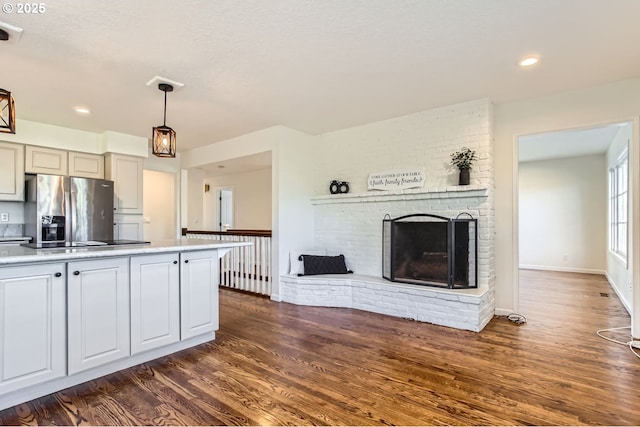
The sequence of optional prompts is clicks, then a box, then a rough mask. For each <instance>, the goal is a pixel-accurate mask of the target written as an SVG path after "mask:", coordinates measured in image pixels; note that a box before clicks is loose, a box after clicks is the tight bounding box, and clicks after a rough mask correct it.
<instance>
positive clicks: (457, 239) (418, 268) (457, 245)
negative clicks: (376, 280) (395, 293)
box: [382, 213, 478, 289]
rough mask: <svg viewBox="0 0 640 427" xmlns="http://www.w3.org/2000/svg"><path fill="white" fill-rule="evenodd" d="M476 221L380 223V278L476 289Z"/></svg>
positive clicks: (433, 218) (414, 218)
mask: <svg viewBox="0 0 640 427" xmlns="http://www.w3.org/2000/svg"><path fill="white" fill-rule="evenodd" d="M477 228H478V220H477V219H475V218H473V217H471V215H469V214H466V213H464V214H460V215H458V217H456V218H446V217H443V216H439V215H431V214H414V215H405V216H401V217H398V218H393V219H392V218H391V217H390V216H389V215H386V216H385V218H384V219H383V221H382V277H384V278H385V279H387V280H390V281H392V282H401V283H411V284H416V285H425V286H437V287H443V288H449V289H467V288H477V287H478V262H477V258H478V239H477Z"/></svg>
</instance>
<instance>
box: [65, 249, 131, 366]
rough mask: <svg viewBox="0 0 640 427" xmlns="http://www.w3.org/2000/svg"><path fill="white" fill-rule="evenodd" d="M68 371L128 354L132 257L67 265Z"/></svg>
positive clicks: (103, 362) (95, 364) (97, 364)
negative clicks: (130, 264)
mask: <svg viewBox="0 0 640 427" xmlns="http://www.w3.org/2000/svg"><path fill="white" fill-rule="evenodd" d="M67 277H68V279H67V310H68V327H69V331H68V332H69V342H68V346H69V350H68V353H69V374H74V373H76V372H80V371H84V370H86V369H90V368H94V367H96V366H100V365H103V364H105V363H107V362H111V361H114V360H118V359H121V358H123V357H127V356H129V354H130V350H129V349H130V342H129V337H130V333H129V259H128V258H106V259H99V260H91V261H76V262H70V263H68V264H67Z"/></svg>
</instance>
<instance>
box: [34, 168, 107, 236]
mask: <svg viewBox="0 0 640 427" xmlns="http://www.w3.org/2000/svg"><path fill="white" fill-rule="evenodd" d="M25 234H26V235H27V236H29V237H31V238H32V239H33V241H32V245H33V246H35V247H38V248H42V247H57V246H82V245H87V244H89V245H90V244H93V243H95V244H98V243H99V242H103V241H111V240H113V181H109V180H106V179H91V178H79V177H67V176H58V175H43V174H38V175H28V176H27V180H26V202H25Z"/></svg>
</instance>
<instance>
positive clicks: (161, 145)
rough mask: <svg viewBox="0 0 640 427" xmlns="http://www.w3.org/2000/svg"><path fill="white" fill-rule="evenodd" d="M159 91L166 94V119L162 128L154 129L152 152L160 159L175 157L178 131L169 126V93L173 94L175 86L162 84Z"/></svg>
mask: <svg viewBox="0 0 640 427" xmlns="http://www.w3.org/2000/svg"><path fill="white" fill-rule="evenodd" d="M158 89H160V90H161V91H163V92H164V119H163V122H162V126H156V127H154V128H153V136H152V143H151V145H152V152H153V154H155V155H156V156H158V157H175V156H176V131H174V130H173V129H171V128H170V127H169V126H167V92H173V86H172V85H170V84H168V83H160V84H159V85H158Z"/></svg>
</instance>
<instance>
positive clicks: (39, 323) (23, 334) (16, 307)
mask: <svg viewBox="0 0 640 427" xmlns="http://www.w3.org/2000/svg"><path fill="white" fill-rule="evenodd" d="M64 273H65V265H64V263H59V264H42V265H29V266H24V267H3V268H2V269H0V310H1V315H0V334H2V337H1V338H0V394H3V393H7V392H10V391H14V390H18V389H21V388H24V387H27V386H30V385H33V384H38V383H41V382H44V381H48V380H51V379H54V378H58V377H63V376H64V375H66V373H67V372H66V366H67V357H66V356H67V353H66V345H65V336H66V316H65V314H66V313H65V307H66V303H65V274H64Z"/></svg>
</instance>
